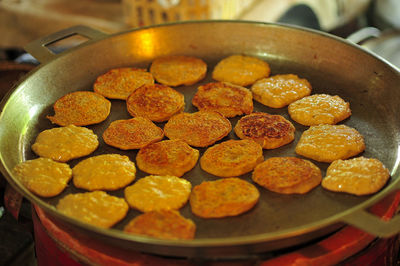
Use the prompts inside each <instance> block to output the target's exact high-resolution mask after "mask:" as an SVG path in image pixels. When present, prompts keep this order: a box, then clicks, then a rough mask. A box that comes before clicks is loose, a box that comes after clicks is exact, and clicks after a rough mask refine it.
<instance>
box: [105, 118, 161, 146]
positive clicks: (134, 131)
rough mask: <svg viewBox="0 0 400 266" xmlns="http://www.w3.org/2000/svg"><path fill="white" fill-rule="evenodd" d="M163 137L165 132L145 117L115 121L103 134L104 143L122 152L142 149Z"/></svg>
mask: <svg viewBox="0 0 400 266" xmlns="http://www.w3.org/2000/svg"><path fill="white" fill-rule="evenodd" d="M163 137H164V131H163V130H162V129H161V128H159V127H158V126H156V125H155V124H154V123H153V122H152V121H151V120H150V119H148V118H144V117H134V118H132V119H128V120H116V121H113V122H112V123H111V124H110V125H109V126H108V128H107V129H106V130H105V131H104V132H103V139H104V142H105V143H106V144H108V145H110V146H113V147H116V148H119V149H121V150H131V149H140V148H143V147H144V146H146V145H148V144H150V143H153V142H157V141H159V140H162V139H163Z"/></svg>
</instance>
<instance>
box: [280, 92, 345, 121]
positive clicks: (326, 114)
mask: <svg viewBox="0 0 400 266" xmlns="http://www.w3.org/2000/svg"><path fill="white" fill-rule="evenodd" d="M288 110H289V115H290V117H291V118H292V119H293V120H294V121H296V122H297V123H300V124H302V125H305V126H314V125H320V124H330V125H334V124H336V123H338V122H340V121H342V120H344V119H346V118H348V117H349V116H350V115H351V110H350V104H349V103H348V102H345V101H344V100H343V99H342V98H340V97H339V96H337V95H335V96H331V95H328V94H314V95H311V96H307V97H304V98H302V99H300V100H297V101H295V102H293V103H291V104H290V105H289V107H288Z"/></svg>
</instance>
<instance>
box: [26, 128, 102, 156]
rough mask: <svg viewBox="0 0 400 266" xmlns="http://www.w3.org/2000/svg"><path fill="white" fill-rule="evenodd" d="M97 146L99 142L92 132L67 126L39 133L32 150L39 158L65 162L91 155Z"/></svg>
mask: <svg viewBox="0 0 400 266" xmlns="http://www.w3.org/2000/svg"><path fill="white" fill-rule="evenodd" d="M98 146H99V141H98V139H97V135H96V134H94V133H93V130H90V129H88V128H85V127H77V126H74V125H69V126H66V127H57V128H52V129H48V130H44V131H42V132H40V133H39V135H38V136H37V137H36V140H35V143H33V144H32V150H33V151H34V152H35V153H36V154H37V155H39V156H40V157H45V158H50V159H53V160H54V161H57V162H67V161H69V160H72V159H75V158H79V157H82V156H86V155H89V154H91V153H92V152H93V151H94V150H96V149H97V147H98Z"/></svg>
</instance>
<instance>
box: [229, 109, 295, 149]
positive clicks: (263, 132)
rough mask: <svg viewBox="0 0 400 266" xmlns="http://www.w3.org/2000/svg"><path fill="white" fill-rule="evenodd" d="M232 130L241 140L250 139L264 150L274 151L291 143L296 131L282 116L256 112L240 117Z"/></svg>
mask: <svg viewBox="0 0 400 266" xmlns="http://www.w3.org/2000/svg"><path fill="white" fill-rule="evenodd" d="M234 130H235V133H236V135H237V136H238V137H239V138H241V139H252V140H254V141H255V142H257V143H258V144H260V145H261V146H262V147H263V148H264V149H275V148H278V147H281V146H283V145H286V144H288V143H290V142H292V141H293V140H294V132H295V130H296V129H295V127H294V126H293V124H292V123H291V122H290V121H288V120H286V119H285V118H284V117H283V116H280V115H270V114H267V113H261V112H257V113H252V114H249V115H246V116H244V117H242V118H241V119H240V120H239V121H238V122H237V124H236V126H235V128H234Z"/></svg>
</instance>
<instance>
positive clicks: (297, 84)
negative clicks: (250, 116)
mask: <svg viewBox="0 0 400 266" xmlns="http://www.w3.org/2000/svg"><path fill="white" fill-rule="evenodd" d="M311 90H312V87H311V84H310V82H308V80H306V79H302V78H299V77H298V76H297V75H294V74H281V75H275V76H271V77H268V78H264V79H260V80H258V81H257V82H256V83H254V84H253V86H251V91H252V92H253V98H254V100H256V101H257V102H260V103H262V104H264V105H266V106H268V107H272V108H282V107H285V106H286V105H288V104H290V103H292V102H294V101H296V100H298V99H301V98H303V97H304V96H307V95H310V93H311Z"/></svg>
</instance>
